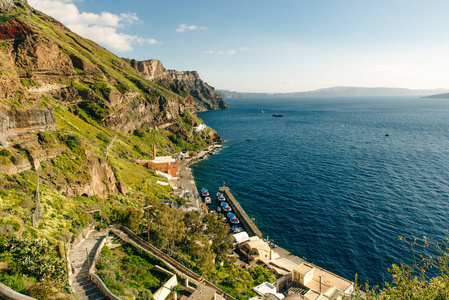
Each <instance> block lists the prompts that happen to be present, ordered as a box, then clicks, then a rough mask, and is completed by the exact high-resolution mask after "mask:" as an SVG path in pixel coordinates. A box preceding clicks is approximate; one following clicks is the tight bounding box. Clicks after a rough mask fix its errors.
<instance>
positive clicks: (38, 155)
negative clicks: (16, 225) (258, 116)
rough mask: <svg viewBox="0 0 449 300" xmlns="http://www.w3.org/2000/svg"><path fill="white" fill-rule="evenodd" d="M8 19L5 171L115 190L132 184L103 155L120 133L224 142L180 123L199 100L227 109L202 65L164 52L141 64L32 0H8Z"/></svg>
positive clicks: (72, 186)
mask: <svg viewBox="0 0 449 300" xmlns="http://www.w3.org/2000/svg"><path fill="white" fill-rule="evenodd" d="M0 17H1V18H0V20H1V22H0V150H1V151H0V173H7V174H17V173H20V172H24V171H27V170H33V171H41V170H42V171H41V173H40V177H41V178H42V180H43V183H45V184H48V185H50V186H53V187H57V190H58V192H59V193H60V194H64V195H66V196H68V197H74V196H80V195H85V196H87V197H90V196H93V195H97V196H98V197H100V198H107V197H108V195H117V194H118V192H119V190H118V188H117V186H119V187H120V192H121V193H126V189H127V188H126V185H125V184H124V183H123V182H121V183H117V179H116V177H115V176H116V173H115V172H117V169H116V168H114V170H113V168H112V167H111V165H110V162H109V161H108V160H105V159H103V157H104V155H105V154H104V153H103V151H104V150H105V148H106V145H103V143H106V142H105V140H109V139H110V138H111V137H110V135H113V134H117V136H118V135H120V134H123V135H125V136H126V134H127V133H131V132H133V131H134V130H136V129H139V130H142V131H144V130H146V129H155V130H159V129H164V131H163V132H162V131H160V132H157V133H154V134H155V135H159V136H158V138H159V139H161V138H162V137H164V138H165V140H158V141H162V142H161V143H162V144H163V145H158V146H161V148H163V147H165V146H167V144H169V143H172V144H171V145H168V146H167V149H170V150H171V149H173V148H174V144H175V143H177V144H176V145H189V144H185V143H191V144H194V143H199V144H200V143H201V142H203V143H206V144H207V143H209V144H210V143H212V142H213V140H212V138H214V139H215V140H219V137H218V135H216V132H214V131H211V130H210V131H208V132H207V133H206V132H205V133H204V134H197V135H196V136H195V139H194V138H193V137H192V136H191V135H192V134H191V133H190V132H188V133H187V132H175V131H173V130H172V129H173V128H175V127H176V126H175V125H176V124H178V125H179V124H184V123H183V121H182V119H183V118H190V119H191V118H193V116H191V115H189V114H188V113H186V110H191V108H193V105H192V102H194V101H195V102H196V103H195V107H196V108H197V109H198V110H204V109H218V108H224V107H226V105H225V104H224V102H223V100H222V99H221V97H219V96H218V95H217V94H216V93H215V92H214V90H213V88H211V87H210V86H208V85H207V84H205V83H204V82H203V81H202V80H201V79H200V77H199V75H198V73H196V72H176V71H167V70H166V69H165V68H164V67H163V65H162V63H161V62H160V61H157V60H153V61H147V62H134V63H132V66H131V65H130V63H129V62H128V61H126V60H124V59H121V58H119V57H117V56H116V55H114V54H112V53H110V52H108V51H107V50H105V49H104V48H103V47H100V46H99V45H97V44H95V43H94V42H92V41H89V40H86V39H84V38H82V37H80V36H78V35H77V34H75V33H73V32H71V31H70V30H68V29H67V28H66V27H64V25H62V24H61V23H59V22H58V21H56V20H54V19H52V18H51V17H49V16H46V15H44V14H43V13H41V12H39V11H36V10H34V9H33V8H32V7H30V6H29V5H28V4H27V2H26V1H25V0H0ZM189 94H191V95H192V96H193V97H195V99H194V100H192V98H191V96H189ZM187 96H189V97H190V98H189V99H188V101H187V100H186V98H188V97H187ZM187 103H188V105H187ZM79 122H84V123H79ZM195 122H197V123H199V122H200V121H195ZM86 124H89V125H86ZM171 125H173V126H171ZM89 126H92V127H91V128H90V129H89V130H87V129H86V128H87V127H89ZM179 126H183V125H179ZM189 126H190V127H189V128H190V131H192V129H191V126H192V124H190V125H189ZM83 130H84V131H83ZM98 131H100V133H99V132H98ZM93 132H96V133H95V134H94V133H93ZM146 132H149V131H146ZM99 135H100V136H102V138H99V137H98V136H99ZM189 135H190V136H189ZM200 136H201V137H200ZM170 138H171V139H170ZM188 138H190V139H191V140H189V141H186V139H188ZM200 139H203V140H202V141H199V140H200ZM130 141H131V142H132V139H129V140H126V142H130ZM131 142H130V143H131ZM74 143H75V144H76V146H73V145H74ZM183 143H184V144H183ZM142 145H143V143H141V144H140V146H139V145H137V144H136V145H131V146H130V145H127V149H128V150H126V151H125V150H123V152H121V153H120V154H121V155H123V156H124V157H126V158H128V156H129V157H130V159H135V158H136V157H135V156H133V155H136V154H135V153H134V154H130V151H133V150H129V149H135V147H134V146H138V147H145V146H146V145H145V146H142ZM111 147H112V146H111ZM138 147H137V148H138ZM185 147H187V146H185ZM139 149H140V148H139ZM136 151H137V150H136ZM137 153H138V155H145V154H144V152H142V151H140V150H139V151H137ZM121 158H122V157H121ZM74 161H77V163H73V162H74ZM132 163H133V164H134V161H133V162H132Z"/></svg>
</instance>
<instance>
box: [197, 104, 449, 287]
mask: <svg viewBox="0 0 449 300" xmlns="http://www.w3.org/2000/svg"><path fill="white" fill-rule="evenodd" d="M226 102H227V103H228V105H229V109H228V110H223V111H209V112H203V113H199V114H198V116H199V117H200V118H202V119H203V120H204V122H205V123H206V124H207V125H209V126H210V127H212V128H214V129H215V130H216V131H217V132H218V134H219V135H220V136H221V137H222V139H224V140H225V142H224V145H225V148H224V149H223V150H222V151H221V152H219V153H218V154H215V155H211V156H210V157H209V158H208V159H207V160H202V161H200V162H199V163H197V164H195V165H194V166H192V170H193V175H194V177H195V179H196V183H197V187H198V188H199V189H201V188H202V187H206V188H208V189H209V190H210V191H211V192H213V193H215V192H217V190H218V187H219V186H221V185H223V182H225V184H226V186H229V187H230V188H231V191H232V193H233V194H234V196H235V197H236V199H237V200H238V201H239V202H240V204H241V205H242V207H243V208H244V209H245V210H246V212H247V213H248V214H249V215H250V216H254V218H255V219H256V222H257V226H258V227H259V229H260V230H261V231H262V232H263V234H264V237H266V236H268V237H269V239H270V240H273V241H274V242H275V243H276V244H277V245H279V246H281V247H283V248H285V249H287V250H289V251H290V252H292V253H293V254H294V255H297V256H299V257H302V258H305V259H306V260H308V261H310V262H313V263H315V264H317V265H319V266H321V267H323V268H325V269H328V270H330V271H332V272H334V273H336V274H338V275H341V276H343V277H345V278H348V279H350V280H353V279H354V277H355V275H356V274H358V278H359V280H360V281H361V282H364V281H365V280H369V281H370V283H371V284H379V285H381V286H382V284H383V282H384V281H391V276H390V275H389V273H388V271H387V268H388V267H390V266H391V265H392V264H393V263H404V264H408V265H411V264H412V263H413V255H412V251H411V249H410V246H409V245H407V243H405V242H403V241H398V237H399V236H404V237H406V238H408V239H410V240H413V238H422V237H423V236H428V237H429V236H430V237H433V238H435V239H442V238H444V237H447V236H448V231H447V229H449V222H448V216H449V100H435V99H420V98H417V97H381V98H379V97H377V98H376V97H373V98H366V97H365V98H278V99H276V98H258V99H255V98H254V99H227V100H226ZM262 109H263V110H264V113H263V114H262V113H261V110H262ZM273 113H278V114H283V115H284V117H283V118H276V117H273V116H272V114H273ZM247 138H251V139H252V140H251V141H247ZM415 248H416V251H417V252H419V253H423V254H425V255H429V254H433V253H431V252H430V250H429V249H427V248H423V247H419V246H415Z"/></svg>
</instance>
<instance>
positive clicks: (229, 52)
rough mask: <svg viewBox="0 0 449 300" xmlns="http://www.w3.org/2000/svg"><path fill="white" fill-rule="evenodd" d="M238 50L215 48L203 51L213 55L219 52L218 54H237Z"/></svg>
mask: <svg viewBox="0 0 449 300" xmlns="http://www.w3.org/2000/svg"><path fill="white" fill-rule="evenodd" d="M236 53H237V51H236V50H226V51H216V52H215V51H214V50H206V51H203V54H207V55H213V54H218V55H234V54H236Z"/></svg>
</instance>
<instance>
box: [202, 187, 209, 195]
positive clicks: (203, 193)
mask: <svg viewBox="0 0 449 300" xmlns="http://www.w3.org/2000/svg"><path fill="white" fill-rule="evenodd" d="M201 196H203V197H209V191H208V190H207V189H205V188H202V189H201Z"/></svg>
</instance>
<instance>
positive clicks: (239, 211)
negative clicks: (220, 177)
mask: <svg viewBox="0 0 449 300" xmlns="http://www.w3.org/2000/svg"><path fill="white" fill-rule="evenodd" d="M219 191H220V193H222V194H224V195H225V197H226V199H227V203H228V204H229V205H230V206H231V208H232V211H233V212H234V213H235V215H236V216H237V218H239V220H240V223H241V224H242V227H243V229H244V230H245V231H246V232H247V233H248V235H249V236H255V235H256V236H258V237H259V238H262V233H261V232H260V230H259V228H257V226H256V225H255V224H254V222H253V221H252V220H251V218H250V217H249V216H248V215H247V213H246V212H245V210H244V209H243V208H242V207H241V206H240V203H238V201H237V200H236V199H235V198H234V196H233V195H232V193H231V190H230V189H229V188H228V187H220V188H219Z"/></svg>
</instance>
